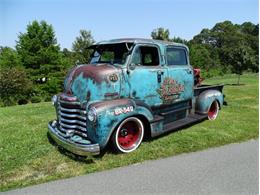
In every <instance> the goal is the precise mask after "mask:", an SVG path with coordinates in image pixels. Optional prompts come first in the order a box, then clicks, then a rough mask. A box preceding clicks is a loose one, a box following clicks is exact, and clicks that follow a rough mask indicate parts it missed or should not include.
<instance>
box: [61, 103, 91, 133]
mask: <svg viewBox="0 0 260 195" xmlns="http://www.w3.org/2000/svg"><path fill="white" fill-rule="evenodd" d="M57 115H58V122H59V126H60V130H61V131H63V132H64V133H66V132H67V131H68V130H73V131H74V133H75V134H80V135H81V136H84V137H86V136H87V134H86V125H87V124H86V121H87V118H86V111H85V110H84V109H83V108H82V107H81V105H80V103H78V102H66V101H61V100H60V101H59V103H58V105H57Z"/></svg>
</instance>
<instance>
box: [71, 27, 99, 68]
mask: <svg viewBox="0 0 260 195" xmlns="http://www.w3.org/2000/svg"><path fill="white" fill-rule="evenodd" d="M79 33H80V35H79V36H78V37H76V40H75V41H74V43H73V44H72V51H73V52H74V59H75V62H77V63H80V64H86V63H88V62H89V60H90V54H91V52H92V51H91V50H90V49H87V48H88V47H89V46H91V45H92V44H93V43H94V42H95V41H94V39H93V37H92V35H91V31H87V30H80V31H79Z"/></svg>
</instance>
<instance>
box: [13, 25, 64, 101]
mask: <svg viewBox="0 0 260 195" xmlns="http://www.w3.org/2000/svg"><path fill="white" fill-rule="evenodd" d="M26 30H27V31H26V32H25V33H20V34H19V36H18V41H17V45H16V49H17V52H18V55H19V56H20V58H21V62H22V64H23V66H24V67H25V68H26V72H27V73H28V75H29V76H30V79H31V80H32V81H33V82H34V88H35V91H36V92H35V93H36V95H39V96H43V94H44V96H48V97H49V96H50V95H51V94H53V93H54V92H53V91H49V90H48V87H45V86H44V85H47V86H48V85H49V82H50V80H52V79H54V78H55V79H58V81H59V82H56V83H55V85H56V87H55V88H56V89H59V88H61V87H62V83H63V79H64V75H65V72H64V68H63V65H62V63H61V62H62V61H61V58H62V55H61V52H60V47H59V45H58V44H57V40H56V37H55V32H54V30H53V27H52V26H51V25H49V24H47V23H46V22H45V21H41V22H38V21H33V22H32V23H30V24H29V25H27V28H26ZM58 91H59V90H57V92H58Z"/></svg>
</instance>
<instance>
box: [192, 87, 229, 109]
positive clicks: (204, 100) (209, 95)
mask: <svg viewBox="0 0 260 195" xmlns="http://www.w3.org/2000/svg"><path fill="white" fill-rule="evenodd" d="M215 100H217V101H218V104H219V108H221V107H222V106H223V101H224V97H223V94H222V93H221V92H220V91H218V90H206V91H203V92H202V93H201V94H200V95H199V96H198V98H197V100H196V112H197V113H200V114H207V113H208V110H209V108H210V106H211V104H212V102H213V101H215Z"/></svg>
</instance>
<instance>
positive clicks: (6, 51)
mask: <svg viewBox="0 0 260 195" xmlns="http://www.w3.org/2000/svg"><path fill="white" fill-rule="evenodd" d="M20 66H21V60H20V58H19V56H18V54H17V52H16V51H15V50H14V49H12V48H10V47H0V69H1V68H11V67H20Z"/></svg>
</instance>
